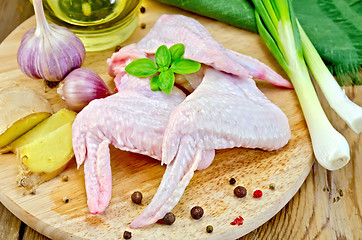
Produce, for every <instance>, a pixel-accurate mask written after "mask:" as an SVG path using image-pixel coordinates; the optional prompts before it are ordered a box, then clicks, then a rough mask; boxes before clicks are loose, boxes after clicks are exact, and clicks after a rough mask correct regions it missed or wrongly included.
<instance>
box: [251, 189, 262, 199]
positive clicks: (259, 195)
mask: <svg viewBox="0 0 362 240" xmlns="http://www.w3.org/2000/svg"><path fill="white" fill-rule="evenodd" d="M261 196H263V192H262V191H261V190H255V191H254V193H253V197H254V198H260V197H261Z"/></svg>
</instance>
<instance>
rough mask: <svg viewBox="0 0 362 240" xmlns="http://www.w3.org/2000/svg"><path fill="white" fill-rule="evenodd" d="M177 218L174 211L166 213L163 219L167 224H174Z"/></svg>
mask: <svg viewBox="0 0 362 240" xmlns="http://www.w3.org/2000/svg"><path fill="white" fill-rule="evenodd" d="M175 220H176V218H175V215H174V214H173V213H172V212H169V213H166V215H165V216H164V217H163V219H162V221H163V222H164V223H165V224H167V225H172V224H173V223H174V222H175Z"/></svg>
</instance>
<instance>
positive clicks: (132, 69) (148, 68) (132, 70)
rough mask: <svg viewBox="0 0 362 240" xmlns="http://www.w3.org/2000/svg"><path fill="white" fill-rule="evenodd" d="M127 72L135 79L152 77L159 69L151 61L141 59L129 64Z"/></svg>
mask: <svg viewBox="0 0 362 240" xmlns="http://www.w3.org/2000/svg"><path fill="white" fill-rule="evenodd" d="M125 70H126V72H127V73H128V74H131V75H133V76H135V77H150V76H152V75H153V74H155V73H157V71H158V67H157V65H156V63H155V62H154V61H152V60H151V59H149V58H140V59H137V60H134V61H133V62H131V63H130V64H128V65H127V66H126V68H125Z"/></svg>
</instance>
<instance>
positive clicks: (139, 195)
mask: <svg viewBox="0 0 362 240" xmlns="http://www.w3.org/2000/svg"><path fill="white" fill-rule="evenodd" d="M131 199H132V202H134V203H136V204H140V203H141V202H142V193H141V192H139V191H137V192H134V193H132V195H131Z"/></svg>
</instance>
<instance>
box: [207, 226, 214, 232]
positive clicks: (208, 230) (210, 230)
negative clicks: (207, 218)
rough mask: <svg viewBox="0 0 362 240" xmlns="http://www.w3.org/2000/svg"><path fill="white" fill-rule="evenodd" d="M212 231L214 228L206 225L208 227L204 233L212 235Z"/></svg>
mask: <svg viewBox="0 0 362 240" xmlns="http://www.w3.org/2000/svg"><path fill="white" fill-rule="evenodd" d="M212 231H214V228H213V227H212V226H211V225H208V226H207V227H206V232H207V233H212Z"/></svg>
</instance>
